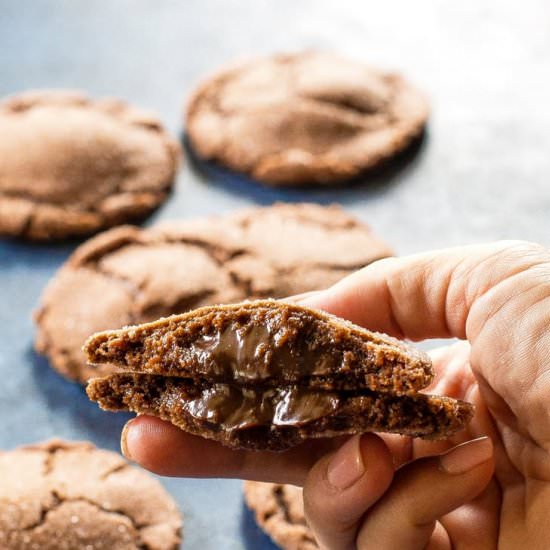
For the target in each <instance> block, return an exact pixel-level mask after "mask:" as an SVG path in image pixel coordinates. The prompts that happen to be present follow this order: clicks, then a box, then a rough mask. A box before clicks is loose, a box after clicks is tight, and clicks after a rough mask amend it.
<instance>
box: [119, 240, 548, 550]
mask: <svg viewBox="0 0 550 550" xmlns="http://www.w3.org/2000/svg"><path fill="white" fill-rule="evenodd" d="M301 303H303V304H304V305H308V306H311V307H317V308H321V309H325V310H327V311H330V312H332V313H334V314H336V315H339V316H341V317H345V318H347V319H350V320H351V321H353V322H355V323H357V324H360V325H362V326H365V327H367V328H369V329H372V330H379V331H382V332H386V333H389V334H392V335H394V336H397V337H399V338H408V339H413V340H422V339H426V338H448V337H455V338H459V339H462V340H465V341H467V342H469V343H467V342H461V343H459V344H456V345H454V346H451V347H448V348H445V349H444V350H440V351H438V352H436V353H435V354H434V366H435V369H436V372H437V375H436V379H435V381H434V384H433V385H432V387H431V388H430V391H433V392H434V393H442V394H446V395H450V396H453V397H458V398H463V399H466V400H468V401H471V402H473V403H474V404H475V405H476V415H475V417H474V419H473V420H472V422H471V424H470V425H469V427H468V428H467V430H465V431H463V432H461V433H459V434H457V435H456V436H454V437H453V438H452V439H450V440H447V441H443V442H426V441H423V440H419V439H410V438H404V437H399V436H389V435H375V434H365V435H362V436H355V437H352V438H348V439H342V438H339V439H337V440H322V441H313V442H311V443H306V444H304V445H301V446H299V447H296V448H294V449H291V450H289V451H287V452H285V453H282V454H272V453H254V452H246V451H231V450H229V449H226V448H224V447H222V446H220V445H219V444H217V443H215V442H213V441H208V440H204V439H201V438H198V437H194V436H191V435H189V434H186V433H184V432H182V431H180V430H179V429H177V428H175V427H174V426H172V425H171V424H169V423H166V422H162V421H161V420H158V419H155V418H150V417H145V416H143V417H139V418H137V419H135V420H133V421H131V422H130V423H129V425H127V427H126V428H125V431H124V434H123V449H124V451H125V454H126V455H127V456H129V457H130V458H131V459H133V460H135V461H136V462H139V463H140V464H141V465H143V466H144V467H146V468H148V469H150V470H153V471H155V472H157V473H160V474H164V475H176V476H187V477H239V478H243V479H256V480H264V481H276V482H281V483H293V484H296V485H302V486H304V501H305V509H306V515H307V517H308V521H309V523H310V525H311V527H312V529H313V530H314V532H315V535H316V537H317V539H318V541H319V544H320V546H321V547H322V548H326V549H330V550H340V549H346V550H347V549H350V550H351V549H354V548H357V549H359V550H367V549H368V550H370V549H377V550H385V549H396V548H399V549H404V550H409V549H410V550H412V549H421V548H426V547H427V548H430V549H450V548H467V549H471V548H496V547H497V546H498V548H503V549H507V548H510V549H517V548H522V549H525V550H527V549H538V548H548V547H550V522H549V521H548V519H547V518H548V510H550V456H549V452H550V252H549V251H547V250H545V249H544V248H542V247H539V246H536V245H531V244H526V243H518V242H501V243H496V244H491V245H482V246H473V247H464V248H457V249H448V250H443V251H438V252H432V253H427V254H422V255H416V256H411V257H407V258H395V259H388V260H382V261H379V262H376V263H375V264H372V265H371V266H368V267H366V268H365V269H363V270H361V271H358V272H357V273H355V274H353V275H351V276H349V277H347V278H345V279H343V280H342V281H340V282H339V283H338V284H336V285H334V286H333V287H332V288H330V289H328V290H326V291H322V292H319V293H311V294H308V295H306V296H303V297H302V298H301ZM483 436H489V437H488V438H487V437H483ZM472 438H476V439H475V440H474V441H470V440H471V439H472ZM480 438H481V439H480ZM460 444H461V445H460ZM456 445H459V446H456Z"/></svg>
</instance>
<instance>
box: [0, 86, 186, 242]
mask: <svg viewBox="0 0 550 550" xmlns="http://www.w3.org/2000/svg"><path fill="white" fill-rule="evenodd" d="M0 135H1V137H0V235H7V236H14V237H21V238H28V239H33V240H55V239H66V238H71V237H81V236H86V235H90V234H92V233H95V232H97V231H99V230H101V229H104V228H108V227H112V226H114V225H119V224H121V223H127V222H129V221H137V220H141V219H142V218H144V217H145V216H146V215H148V214H149V213H150V212H152V211H153V210H154V209H155V208H156V207H157V206H158V205H159V204H161V203H162V202H163V201H164V200H165V199H166V197H167V196H168V193H169V191H170V189H171V187H172V184H173V181H174V177H175V172H176V168H177V166H178V162H179V157H180V147H179V145H178V144H177V143H176V142H175V141H174V140H173V139H172V138H171V137H170V136H169V135H168V134H167V132H166V131H165V130H164V129H163V127H162V125H161V123H160V121H159V120H158V119H157V118H156V117H155V116H153V115H152V114H150V113H148V112H146V111H143V110H141V109H137V108H135V107H132V106H130V105H128V104H127V103H125V102H123V101H121V100H118V99H110V98H108V99H99V100H92V99H90V98H88V97H87V96H86V95H84V94H83V93H81V92H76V91H74V92H73V91H67V90H58V91H56V90H42V91H32V92H26V93H21V94H18V95H14V96H12V97H9V98H7V99H5V100H4V101H2V102H0Z"/></svg>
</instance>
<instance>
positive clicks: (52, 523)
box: [0, 441, 182, 550]
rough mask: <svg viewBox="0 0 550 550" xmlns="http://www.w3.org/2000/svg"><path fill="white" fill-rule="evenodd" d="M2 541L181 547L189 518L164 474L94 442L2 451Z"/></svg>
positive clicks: (42, 546) (17, 546) (126, 549)
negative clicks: (166, 487) (132, 463)
mask: <svg viewBox="0 0 550 550" xmlns="http://www.w3.org/2000/svg"><path fill="white" fill-rule="evenodd" d="M0 479H1V480H2V483H0V548H3V549H4V550H59V549H61V548H64V549H66V550H77V549H85V548H90V549H94V550H101V549H105V550H111V549H116V550H138V549H139V550H175V549H176V548H179V544H180V542H181V528H182V520H181V516H180V513H179V512H178V510H177V507H176V504H175V503H174V501H173V500H172V498H171V497H170V496H169V495H168V493H167V492H166V491H165V490H164V489H163V487H162V486H161V485H160V483H159V482H158V481H156V480H155V479H153V478H152V477H151V476H150V475H149V474H147V473H145V472H144V471H143V470H140V469H138V468H135V467H133V466H130V465H129V464H128V463H127V462H126V461H125V460H124V459H123V458H122V457H121V456H120V455H118V454H116V453H113V452H111V451H105V450H101V449H97V448H95V447H94V446H93V445H92V444H91V443H85V442H79V443H68V442H63V441H49V442H46V443H41V444H37V445H33V446H28V447H20V448H18V449H15V450H13V451H0Z"/></svg>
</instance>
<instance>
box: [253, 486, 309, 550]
mask: <svg viewBox="0 0 550 550" xmlns="http://www.w3.org/2000/svg"><path fill="white" fill-rule="evenodd" d="M243 490H244V498H245V502H246V504H247V506H248V507H249V508H250V510H252V512H253V513H254V517H255V518H256V522H257V523H258V525H259V526H260V527H261V528H262V529H263V530H264V531H265V532H266V533H267V534H268V535H269V536H270V537H271V539H272V540H273V542H275V544H277V545H278V546H280V547H281V549H282V550H317V549H318V548H319V546H317V543H316V542H315V537H314V536H313V533H312V531H311V529H310V528H309V527H308V525H307V523H306V518H305V515H304V501H303V497H302V489H301V488H299V487H294V486H293V485H281V484H279V483H260V482H258V481H245V483H244V487H243Z"/></svg>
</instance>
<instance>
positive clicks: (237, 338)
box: [188, 323, 338, 380]
mask: <svg viewBox="0 0 550 550" xmlns="http://www.w3.org/2000/svg"><path fill="white" fill-rule="evenodd" d="M188 353H190V354H192V355H193V356H194V357H196V358H198V359H199V363H200V364H201V365H202V366H203V368H204V371H205V373H206V372H208V373H210V374H215V375H217V376H220V377H229V376H231V377H233V378H240V379H248V380H259V379H265V378H270V377H277V376H280V375H283V374H284V376H285V377H286V379H287V380H288V379H293V378H294V379H298V378H301V377H303V376H304V375H325V374H329V373H331V372H333V370H334V368H335V366H336V364H335V363H336V362H337V361H338V360H337V358H336V357H334V356H333V355H330V354H329V353H327V350H326V349H319V348H316V347H315V345H313V343H308V341H307V340H306V339H304V340H302V339H300V341H294V342H292V344H290V343H289V342H288V340H287V335H286V334H285V333H284V332H280V331H277V330H276V329H274V328H273V327H270V326H269V323H267V324H266V325H249V326H246V327H240V328H235V327H232V326H229V327H227V328H226V329H225V330H223V331H219V332H216V333H214V334H209V335H203V336H202V337H200V338H198V339H197V340H195V341H194V342H193V343H192V344H191V345H190V346H189V348H188Z"/></svg>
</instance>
